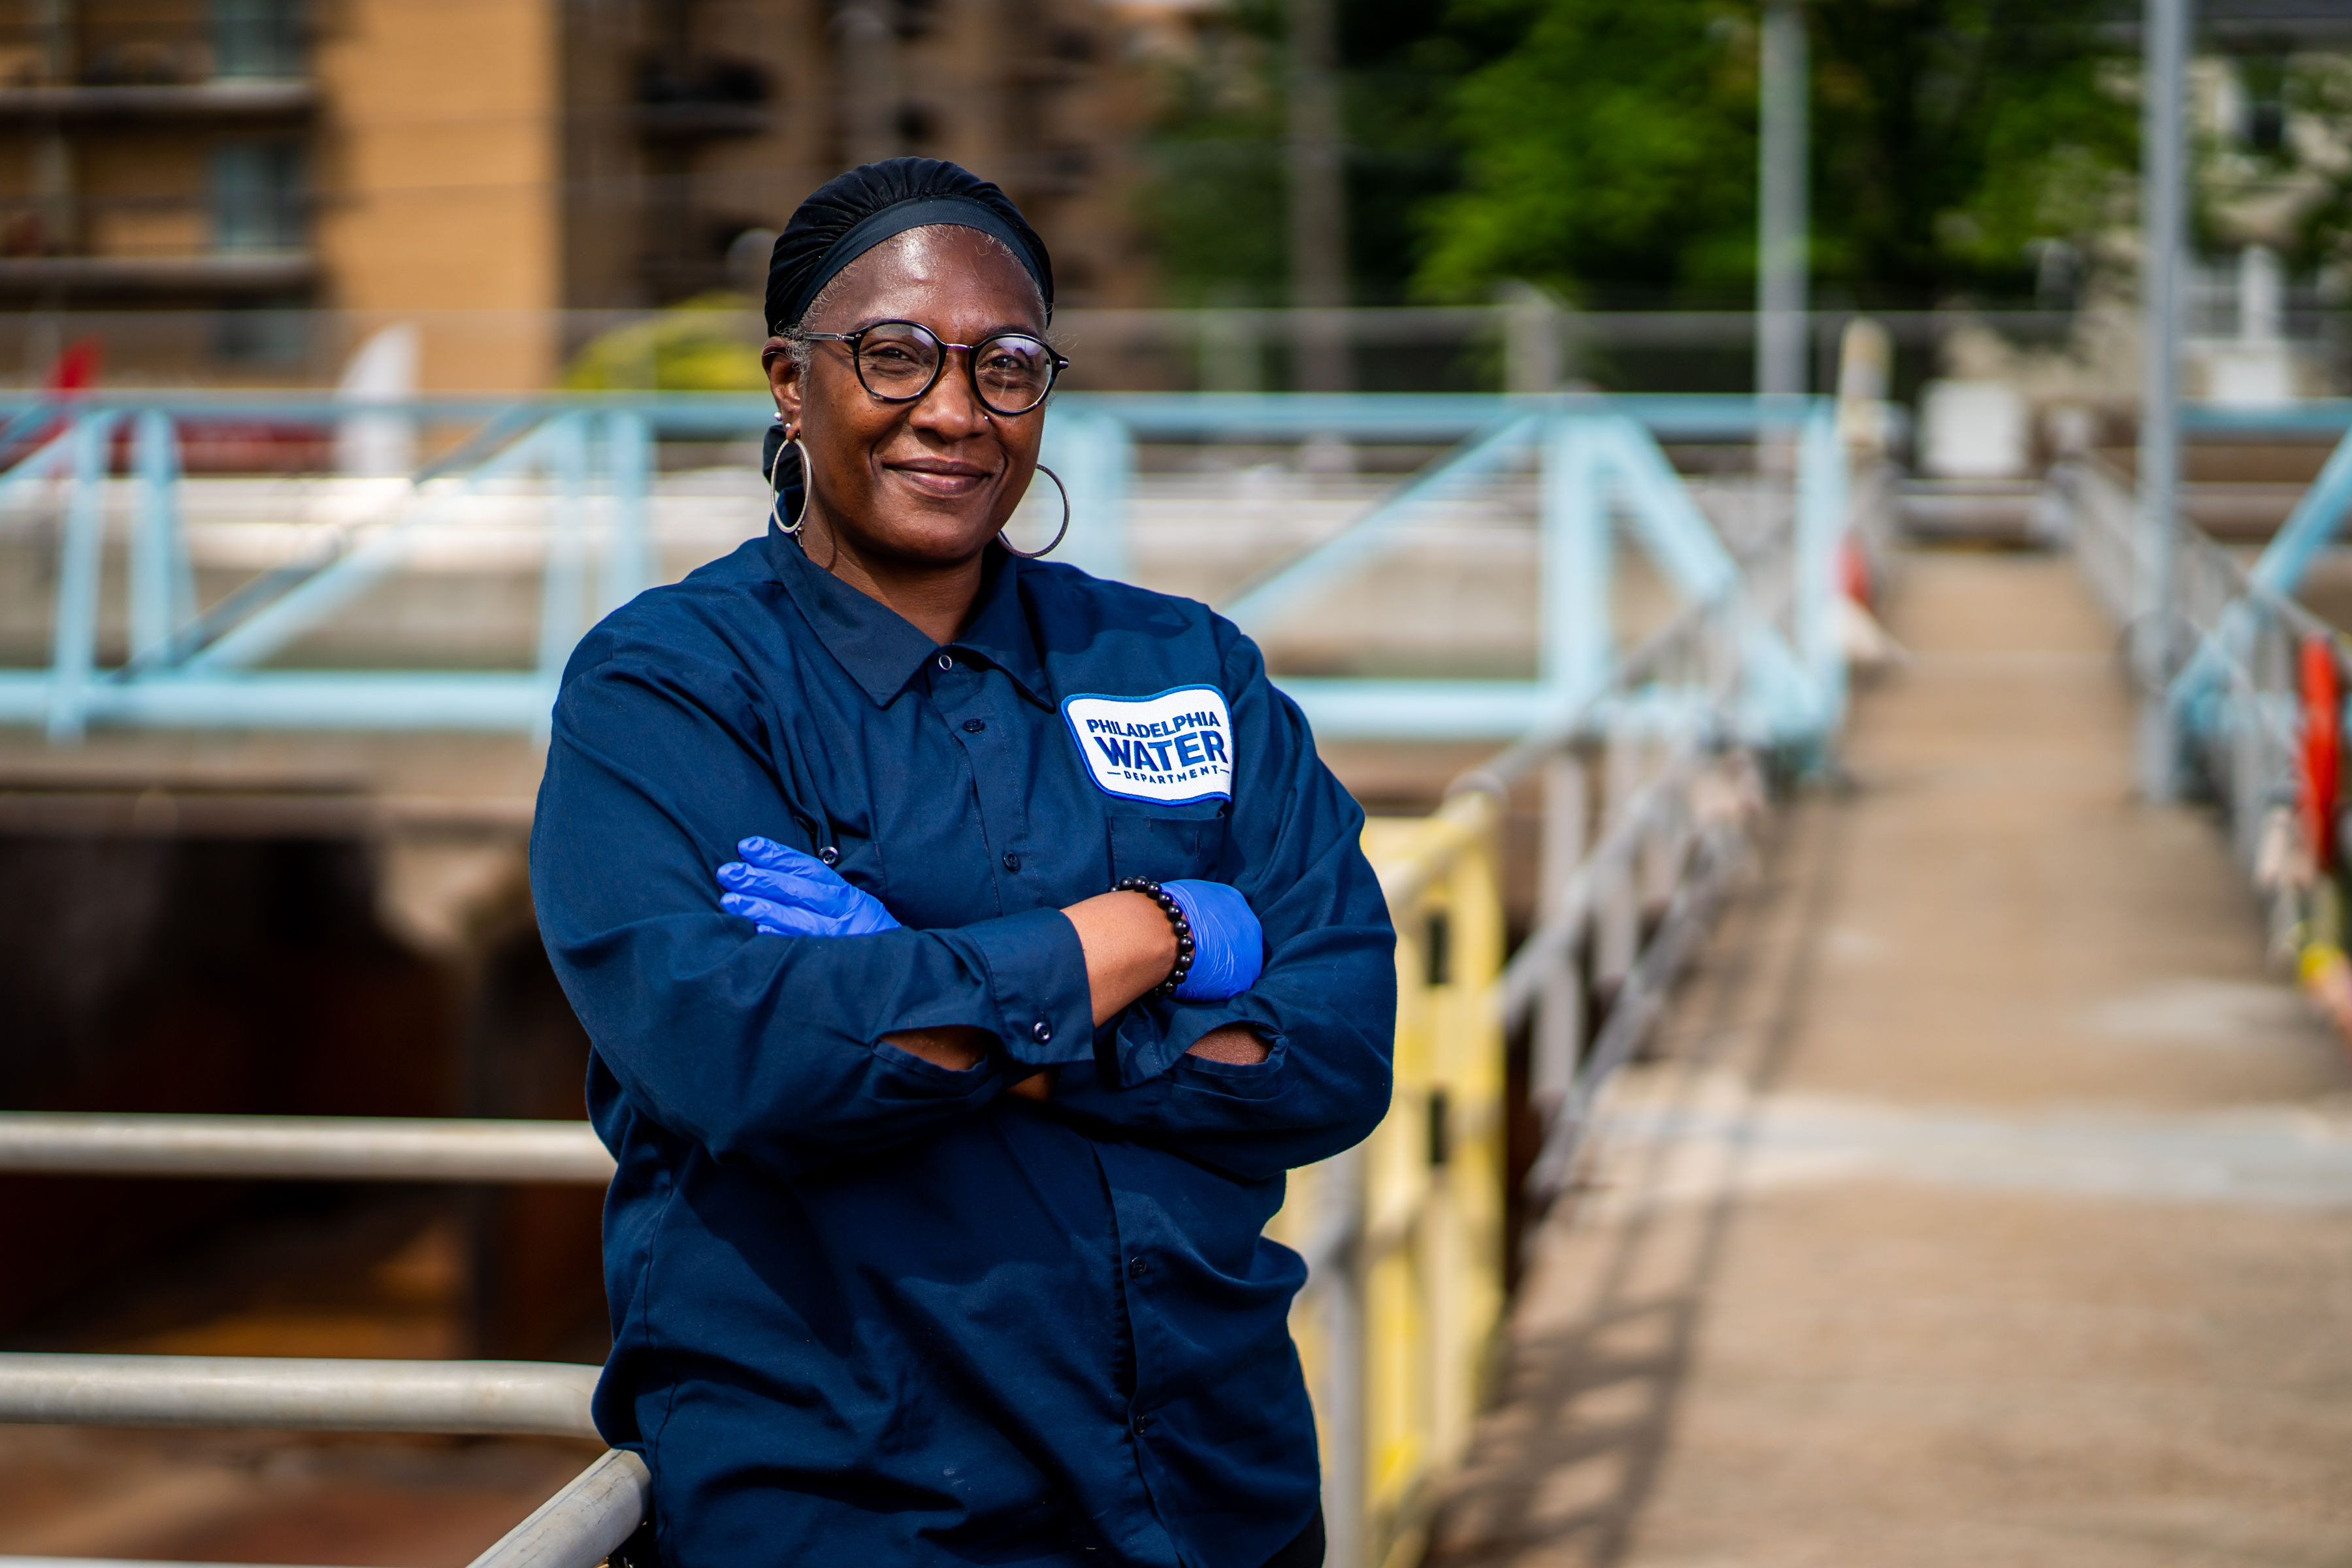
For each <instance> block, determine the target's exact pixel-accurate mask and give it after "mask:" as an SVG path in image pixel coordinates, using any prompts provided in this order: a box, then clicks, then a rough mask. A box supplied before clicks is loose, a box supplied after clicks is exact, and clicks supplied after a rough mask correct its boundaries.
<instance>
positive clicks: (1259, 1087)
mask: <svg viewBox="0 0 2352 1568" xmlns="http://www.w3.org/2000/svg"><path fill="white" fill-rule="evenodd" d="M1219 625H1220V630H1221V631H1223V632H1224V633H1226V634H1227V635H1229V636H1230V637H1231V639H1232V640H1231V646H1230V647H1229V648H1228V650H1227V652H1226V655H1225V658H1224V668H1223V688H1224V691H1225V693H1226V700H1227V702H1228V703H1229V705H1230V707H1231V709H1232V712H1233V718H1234V738H1235V746H1236V751H1237V754H1238V756H1239V758H1241V759H1244V761H1243V763H1241V765H1239V766H1237V767H1236V770H1235V776H1234V799H1233V805H1232V811H1231V814H1230V817H1229V823H1228V827H1227V833H1226V845H1225V851H1224V858H1223V863H1222V865H1221V867H1220V871H1221V874H1222V879H1223V880H1225V881H1228V882H1230V883H1231V884H1232V885H1233V886H1234V888H1235V889H1238V890H1239V891H1240V892H1241V893H1242V895H1243V896H1244V898H1245V899H1247V900H1249V905H1250V908H1251V910H1253V911H1255V914H1256V915H1257V917H1258V921H1259V922H1260V924H1261V925H1263V926H1264V928H1265V945H1266V959H1265V971H1264V973H1261V974H1260V975H1259V976H1258V979H1257V983H1256V984H1254V985H1252V986H1251V987H1250V989H1248V990H1247V991H1245V992H1243V993H1242V994H1239V995H1237V996H1234V997H1232V998H1230V999H1228V1000H1226V1001H1223V1002H1217V1003H1205V1004H1187V1003H1178V1002H1170V1001H1158V1002H1146V1003H1139V1004H1137V1005H1135V1006H1132V1007H1130V1008H1129V1009H1128V1010H1127V1011H1126V1012H1125V1013H1124V1014H1122V1015H1121V1016H1120V1017H1119V1018H1118V1020H1117V1021H1116V1022H1115V1024H1114V1025H1113V1026H1111V1027H1110V1028H1109V1029H1108V1030H1107V1031H1106V1034H1105V1037H1104V1038H1103V1039H1102V1041H1101V1042H1100V1046H1099V1047H1098V1049H1097V1052H1096V1054H1095V1058H1094V1059H1093V1060H1092V1061H1091V1062H1087V1063H1082V1064H1079V1065H1078V1066H1076V1067H1075V1068H1064V1069H1063V1072H1062V1074H1061V1077H1060V1080H1059V1082H1058V1083H1057V1085H1056V1088H1055V1106H1056V1108H1057V1110H1059V1112H1060V1113H1061V1114H1063V1115H1065V1116H1067V1117H1069V1118H1071V1119H1073V1120H1074V1121H1077V1122H1079V1123H1080V1124H1082V1125H1091V1126H1094V1127H1097V1128H1099V1129H1102V1130H1105V1131H1118V1132H1119V1133H1122V1134H1125V1135H1129V1136H1133V1137H1137V1138H1141V1139H1145V1140H1148V1141H1151V1142H1163V1143H1167V1144H1169V1145H1171V1147H1175V1148H1179V1149H1181V1151H1182V1152H1185V1153H1187V1154H1189V1155H1192V1157H1194V1158H1197V1159H1200V1160H1202V1161H1204V1162H1206V1163H1212V1164H1214V1165H1217V1166H1219V1167H1221V1168H1223V1169H1225V1170H1228V1171H1231V1172H1233V1173H1234V1174H1237V1175H1242V1176H1245V1177H1250V1178H1253V1179H1255V1178H1258V1177H1263V1176H1266V1175H1271V1174H1273V1173H1276V1172H1278V1171H1281V1170H1284V1169H1287V1168H1290V1167H1294V1166H1297V1165H1303V1164H1307V1163H1312V1162H1314V1161H1316V1160H1320V1159H1324V1158H1326V1157H1328V1156H1329V1155H1331V1154H1334V1153H1337V1152H1339V1151H1340V1150H1342V1149H1345V1148H1347V1147H1349V1145H1351V1144H1353V1143H1355V1142H1359V1141H1360V1140H1361V1139H1362V1138H1363V1137H1364V1136H1365V1135H1366V1134H1367V1133H1369V1132H1370V1131H1371V1130H1372V1128H1373V1127H1374V1126H1375V1125H1376V1124H1378V1122H1379V1121H1380V1120H1381V1117H1382V1116H1383V1115H1385V1114H1386V1113H1387V1110H1388V1104H1389V1089H1390V1062H1391V1054H1392V1052H1393V1049H1394V1044H1395V1036H1396V996H1397V990H1396V932H1395V931H1394V929H1393V928H1392V927H1391V924H1390V921H1389V914H1388V904H1387V900H1385V899H1384V898H1383V897H1382V896H1381V886H1380V879H1379V878H1378V877H1377V876H1375V875H1374V874H1373V871H1372V868H1371V866H1370V863H1369V862H1368V861H1367V860H1366V859H1365V858H1364V853H1363V849H1362V847H1361V844H1360V839H1361V837H1362V833H1363V826H1364V814H1363V811H1362V808H1361V807H1360V806H1359V805H1357V804H1356V802H1355V801H1354V799H1353V798H1351V797H1350V796H1349V795H1348V793H1347V791H1346V790H1344V789H1342V788H1341V787H1340V785H1339V780H1337V779H1336V778H1334V777H1332V775H1331V773H1330V770H1329V769H1328V768H1326V767H1325V766H1324V765H1323V763H1322V760H1321V759H1320V758H1319V757H1318V755H1317V754H1316V751H1315V742H1314V737H1313V735H1312V734H1311V733H1310V732H1309V731H1308V729H1307V720H1306V717H1305V715H1303V714H1301V713H1300V712H1299V710H1298V708H1297V705H1296V704H1295V703H1293V702H1292V701H1291V700H1289V699H1288V698H1287V697H1286V696H1284V695H1283V694H1282V693H1281V692H1280V691H1278V690H1276V689H1275V687H1274V686H1273V684H1272V683H1271V682H1270V681H1269V680H1268V679H1266V673H1265V664H1264V661H1263V660H1262V659H1261V658H1260V657H1259V654H1258V651H1257V648H1256V647H1255V645H1253V644H1252V643H1251V642H1250V641H1249V640H1248V639H1247V638H1246V637H1242V636H1241V635H1240V634H1239V633H1238V632H1237V631H1233V630H1232V629H1231V628H1230V627H1229V626H1225V625H1224V623H1222V622H1221V623H1219ZM1232 1024H1245V1025H1248V1026H1251V1027H1253V1028H1254V1029H1255V1030H1256V1031H1257V1033H1258V1034H1259V1035H1261V1036H1262V1037H1265V1040H1266V1041H1267V1042H1268V1044H1269V1045H1270V1047H1271V1052H1270V1054H1269V1056H1268V1057H1267V1059H1266V1060H1265V1061H1264V1062H1263V1063H1259V1064H1256V1065H1255V1066H1236V1065H1234V1064H1229V1063H1221V1062H1215V1061H1211V1060H1207V1059H1205V1058H1199V1057H1192V1056H1188V1055H1187V1054H1186V1053H1187V1052H1188V1051H1189V1050H1190V1048H1191V1047H1192V1045H1193V1044H1195V1043H1196V1042H1197V1041H1199V1040H1200V1039H1201V1038H1202V1037H1203V1036H1205V1035H1208V1034H1210V1033H1212V1032H1213V1031H1214V1030H1217V1029H1220V1028H1223V1027H1224V1026H1227V1025H1232Z"/></svg>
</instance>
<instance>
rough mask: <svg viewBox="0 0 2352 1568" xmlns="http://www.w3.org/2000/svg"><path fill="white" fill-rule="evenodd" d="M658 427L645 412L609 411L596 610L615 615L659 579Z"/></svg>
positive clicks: (606, 430)
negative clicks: (606, 511) (607, 521)
mask: <svg viewBox="0 0 2352 1568" xmlns="http://www.w3.org/2000/svg"><path fill="white" fill-rule="evenodd" d="M653 470H654V432H653V426H651V425H649V424H648V423H646V416H644V415H642V414H630V413H620V414H608V415H606V416H604V472H605V475H606V477H607V479H609V480H610V482H611V485H612V491H613V500H612V507H613V514H612V528H611V530H610V531H609V532H608V533H607V534H606V536H605V541H604V573H603V575H602V577H601V578H600V579H599V582H598V592H597V595H596V611H597V614H598V615H600V616H605V615H610V614H612V612H614V610H617V609H619V608H620V607H621V606H622V605H625V604H627V603H628V602H629V601H630V600H631V599H634V598H635V597H636V596H637V595H639V594H642V593H644V592H645V591H646V589H648V588H650V587H652V586H653V585H654V584H656V582H659V581H660V575H661V563H659V562H658V561H656V559H655V555H654V540H653V526H652V518H651V517H650V515H649V514H650V512H651V511H652V509H653V501H652V494H651V491H652V483H653Z"/></svg>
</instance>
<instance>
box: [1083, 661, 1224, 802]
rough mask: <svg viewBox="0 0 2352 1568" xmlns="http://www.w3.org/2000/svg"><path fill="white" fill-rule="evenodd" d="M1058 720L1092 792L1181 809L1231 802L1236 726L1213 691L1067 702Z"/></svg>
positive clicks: (1203, 689) (1201, 688)
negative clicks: (1067, 730)
mask: <svg viewBox="0 0 2352 1568" xmlns="http://www.w3.org/2000/svg"><path fill="white" fill-rule="evenodd" d="M1062 717H1063V718H1065V719H1066V720H1068V721H1069V723H1070V733H1071V735H1072V736H1073V737H1075V738H1076V741H1077V742H1078V754H1079V755H1080V756H1083V757H1084V758H1086V760H1087V772H1088V773H1091V774H1092V775H1093V776H1094V781H1095V787H1096V788H1097V789H1099V790H1101V791H1102V792H1103V793H1104V794H1105V795H1117V796H1118V797H1119V798H1120V799H1121V800H1148V801H1150V802H1152V803H1153V804H1154V805H1185V804H1186V803H1187V802H1190V801H1196V800H1231V799H1233V797H1234V721H1233V715H1232V714H1231V713H1230V712H1228V711H1227V710H1226V708H1225V694H1224V693H1223V692H1222V691H1220V690H1218V689H1216V688H1215V687H1213V686H1179V687H1176V688H1174V689H1171V690H1168V691H1162V692H1160V694H1159V695H1157V696H1155V697H1073V698H1070V699H1069V700H1066V701H1065V702H1064V703H1063V704H1062Z"/></svg>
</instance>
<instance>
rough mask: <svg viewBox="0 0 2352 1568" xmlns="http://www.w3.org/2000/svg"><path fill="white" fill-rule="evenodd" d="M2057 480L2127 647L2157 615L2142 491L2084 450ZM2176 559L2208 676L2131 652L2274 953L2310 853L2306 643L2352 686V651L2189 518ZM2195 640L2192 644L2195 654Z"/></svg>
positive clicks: (2291, 927) (2083, 554)
mask: <svg viewBox="0 0 2352 1568" xmlns="http://www.w3.org/2000/svg"><path fill="white" fill-rule="evenodd" d="M2052 483H2053V489H2054V490H2055V491H2056V492H2057V494H2058V495H2059V496H2061V497H2062V498H2063V502H2064V504H2065V506H2066V508H2067V510H2069V511H2070V512H2071V513H2072V515H2073V519H2074V548H2075V553H2076V557H2077V559H2078V560H2079V561H2080V563H2081V564H2082V568H2083V572H2084V577H2085V579H2086V580H2087V581H2088V582H2089V584H2090V585H2091V590H2092V593H2093V595H2094V596H2095V597H2096V598H2097V599H2098V600H2099V602H2100V604H2101V605H2102V606H2104V607H2105V609H2106V611H2107V613H2108V614H2109V616H2112V617H2113V618H2114V619H2115V621H2116V624H2117V625H2118V626H2121V627H2123V628H2124V629H2125V633H2126V646H2127V647H2132V646H2134V645H2137V644H2138V643H2139V642H2140V641H2141V640H2142V639H2140V638H2139V637H2137V631H2138V628H2139V627H2140V626H2141V625H2142V624H2143V622H2144V621H2145V620H2146V618H2147V616H2148V615H2149V614H2150V613H2151V606H2150V605H2147V603H2146V602H2145V601H2144V598H2143V590H2142V588H2141V584H2143V583H2144V582H2145V581H2146V578H2145V576H2144V574H2143V573H2142V569H2141V561H2140V554H2139V552H2140V548H2141V542H2142V530H2141V527H2140V519H2139V514H2138V500H2137V496H2136V494H2135V493H2134V491H2133V489H2132V486H2131V483H2130V481H2129V479H2127V478H2126V476H2125V475H2124V474H2122V473H2121V472H2119V471H2117V470H2116V468H2113V467H2111V466H2109V465H2107V464H2105V463H2104V462H2100V461H2097V460H2095V459H2092V460H2078V461H2075V462H2073V463H2069V464H2067V465H2064V466H2063V468H2061V469H2060V470H2058V471H2057V472H2055V473H2053V478H2052ZM2174 593H2175V603H2174V614H2175V616H2177V618H2178V621H2177V629H2176V633H2175V635H2176V637H2177V639H2178V643H2179V647H2178V648H2177V649H2176V650H2175V658H2176V660H2181V659H2186V658H2191V657H2193V658H2198V659H2200V660H2203V661H2205V668H2207V670H2208V672H2209V674H2210V677H2211V679H2210V682H2209V683H2208V684H2207V685H2206V687H2205V689H2201V690H2200V691H2199V692H2197V693H2196V694H2194V695H2191V696H2189V697H2187V698H2186V699H2183V698H2181V697H2180V695H2179V693H2178V692H2175V691H2172V690H2171V689H2170V688H2171V685H2172V678H2174V677H2175V676H2176V675H2177V674H2178V673H2179V671H2178V669H2177V668H2168V669H2163V670H2158V669H2152V668H2148V667H2147V662H2146V660H2145V659H2144V658H2137V659H2135V661H2134V671H2135V675H2136V678H2137V680H2138V681H2139V683H2140V684H2141V685H2142V687H2143V688H2145V689H2149V690H2151V691H2158V690H2162V691H2166V692H2167V693H2168V695H2167V698H2166V700H2174V701H2176V702H2177V703H2179V704H2181V705H2182V710H2181V711H2180V712H2179V721H2180V726H2179V727H2180V733H2181V737H2182V742H2183V745H2184V749H2185V751H2186V752H2187V761H2188V762H2189V764H2190V766H2191V767H2192V769H2193V770H2194V772H2195V774H2196V780H2195V782H2196V783H2197V784H2200V785H2201V786H2202V788H2203V790H2204V791H2205V792H2207V793H2209V794H2210V795H2211V797H2212V799H2213V800H2214V802H2215V803H2216V804H2217V805H2219V806H2220V807H2221V812H2222V815H2223V820H2224V824H2225V826H2226V828H2227V832H2228V835H2229V840H2230V845H2231V852H2232V854H2233V856H2234V858H2236V860H2237V861H2238V864H2239V867H2240V868H2241V869H2242V871H2243V872H2244V873H2245V874H2246V875H2247V876H2248V877H2249V878H2250V879H2252V881H2253V882H2254V884H2255V886H2256V889H2257V891H2258V892H2259V893H2260V894H2261V895H2263V898H2264V899H2265V900H2266V902H2267V905H2268V908H2267V910H2266V913H2267V916H2268V921H2269V924H2270V928H2271V933H2272V937H2273V942H2274V944H2276V946H2277V948H2278V950H2279V952H2280V956H2282V957H2289V956H2292V954H2293V952H2294V945H2295V941H2296V937H2295V932H2296V930H2297V928H2298V926H2299V925H2300V923H2301V922H2302V921H2303V918H2304V915H2305V912H2306V911H2305V910H2304V909H2303V908H2302V904H2303V902H2304V900H2305V896H2306V895H2307V894H2308V892H2309V890H2310V884H2311V882H2312V877H2311V876H2310V875H2309V874H2308V872H2309V869H2310V868H2308V867H2307V866H2304V867H2303V868H2302V870H2301V871H2300V872H2298V871H2296V869H2295V867H2296V865H2297V864H2298V863H2300V862H2305V861H2307V860H2308V858H2309V855H2308V847H2306V846H2305V845H2303V844H2302V843H2301V839H2302V837H2303V832H2302V829H2301V827H2300V826H2298V823H2297V819H2296V817H2295V815H2294V809H2293V808H2294V805H2295V803H2296V800H2297V796H2298V789H2299V779H2298V766H2299V763H2298V756H2299V752H2300V749H2301V746H2302V744H2303V724H2304V715H2303V712H2302V696H2301V692H2300V689H2299V683H2298V682H2299V677H2298V658H2299V651H2300V650H2301V649H2302V648H2303V647H2305V646H2310V645H2317V646H2321V647H2326V649H2328V650H2329V652H2330V655H2331V657H2332V658H2333V659H2334V662H2335V664H2336V670H2337V675H2338V679H2339V681H2340V682H2341V683H2342V684H2343V686H2344V687H2345V689H2352V658H2347V654H2346V650H2345V647H2344V643H2343V639H2342V638H2341V637H2339V636H2338V635H2337V634H2336V631H2335V630H2334V628H2332V627H2331V626H2328V625H2327V624H2326V622H2325V621H2322V620H2321V619H2320V618H2319V617H2318V616H2315V615H2313V614H2312V613H2311V612H2310V611H2309V610H2307V609H2305V607H2304V606H2302V605H2299V604H2296V603H2295V602H2294V601H2293V600H2291V599H2287V598H2284V597H2282V596H2280V595H2275V594H2271V593H2266V592H2264V591H2263V589H2262V588H2261V587H2260V585H2259V584H2256V583H2254V582H2253V581H2252V579H2251V578H2250V577H2249V575H2248V572H2247V569H2246V567H2244V566H2243V565H2242V564H2241V563H2239V561H2238V560H2237V558H2236V557H2235V556H2233V555H2232V554H2231V552H2229V551H2228V550H2227V549H2225V548H2223V547H2222V546H2221V545H2220V544H2218V543H2216V542H2214V541H2213V540H2212V539H2210V537H2208V536H2207V535H2206V534H2205V533H2204V532H2203V531H2200V530H2199V529H2197V528H2196V527H2194V526H2193V525H2191V524H2190V523H2189V521H2187V520H2186V519H2183V520H2182V521H2181V522H2180V525H2179V548H2178V552H2177V553H2176V556H2175V567H2174ZM2192 650H2194V651H2193V654H2192Z"/></svg>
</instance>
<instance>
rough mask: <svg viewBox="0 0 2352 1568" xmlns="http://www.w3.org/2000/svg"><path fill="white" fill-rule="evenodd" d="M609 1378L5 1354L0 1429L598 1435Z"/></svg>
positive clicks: (453, 1366)
mask: <svg viewBox="0 0 2352 1568" xmlns="http://www.w3.org/2000/svg"><path fill="white" fill-rule="evenodd" d="M601 1370H602V1369H600V1368H597V1367H593V1366H576V1365H572V1364H571V1363H558V1362H528V1361H472V1362H467V1361H324V1360H308V1359H304V1358H299V1357H292V1356H175V1355H55V1354H46V1353H12V1354H0V1421H6V1422H37V1423H42V1424H46V1425H52V1426H212V1427H245V1428H260V1429H263V1430H269V1431H301V1432H434V1433H452V1434H455V1433H499V1434H503V1435H507V1436H537V1437H594V1436H597V1432H596V1423H595V1421H594V1420H593V1418H592V1417H591V1415H589V1409H588V1401H589V1396H590V1395H591V1394H594V1393H595V1391H596V1379H597V1376H598V1374H599V1373H600V1371H601Z"/></svg>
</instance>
